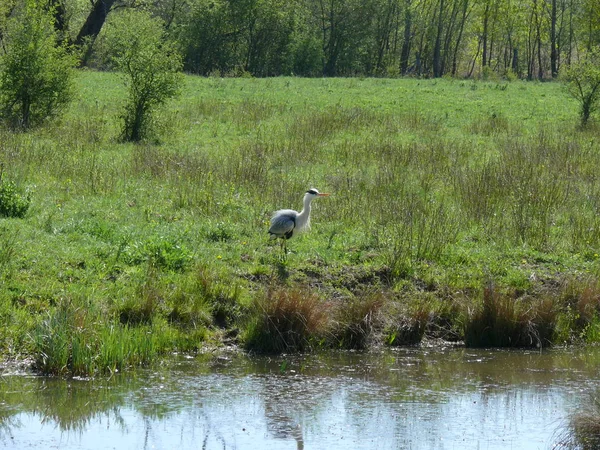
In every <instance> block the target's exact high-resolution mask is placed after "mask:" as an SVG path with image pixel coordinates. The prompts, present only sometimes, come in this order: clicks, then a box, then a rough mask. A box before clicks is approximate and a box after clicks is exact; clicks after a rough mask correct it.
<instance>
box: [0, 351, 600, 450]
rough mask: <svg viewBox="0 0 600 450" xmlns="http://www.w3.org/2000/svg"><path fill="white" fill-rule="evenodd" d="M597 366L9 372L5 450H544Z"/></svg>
mask: <svg viewBox="0 0 600 450" xmlns="http://www.w3.org/2000/svg"><path fill="white" fill-rule="evenodd" d="M599 362H600V351H599V350H598V349H578V350H560V349H558V350H552V351H544V352H543V353H538V352H525V351H500V350H470V349H446V350H424V349H398V350H385V351H381V352H370V353H353V352H340V353H327V354H318V355H304V356H282V357H277V358H266V357H260V358H258V357H248V356H245V355H230V356H226V357H224V356H223V355H219V356H216V355H213V356H201V357H198V358H195V359H188V358H174V359H173V360H172V361H170V362H169V363H168V364H165V365H162V366H160V367H154V368H148V369H143V370H138V371H135V372H132V373H128V374H122V375H119V376H115V377H113V378H111V379H110V380H106V379H96V380H64V379H56V378H43V377H32V376H23V375H7V374H4V375H3V376H2V377H0V448H8V449H27V448H60V449H177V450H185V449H198V448H202V449H268V450H276V449H327V450H336V449H349V448H352V449H365V450H366V449H503V450H504V449H511V448H512V449H524V450H528V449H549V448H552V443H553V439H555V438H556V434H557V430H559V429H560V427H561V426H563V425H564V424H565V423H566V420H567V419H568V416H569V414H570V413H571V412H573V411H575V410H576V409H577V408H578V407H579V405H580V403H581V402H582V401H584V400H585V398H586V396H587V395H588V394H589V393H590V392H593V390H594V389H596V388H597V386H598V381H599V378H600V375H599V370H598V367H599V364H598V363H599Z"/></svg>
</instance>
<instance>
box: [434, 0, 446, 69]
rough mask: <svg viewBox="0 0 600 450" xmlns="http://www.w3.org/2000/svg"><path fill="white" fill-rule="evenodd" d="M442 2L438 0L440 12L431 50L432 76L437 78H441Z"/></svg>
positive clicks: (442, 0)
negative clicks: (433, 45)
mask: <svg viewBox="0 0 600 450" xmlns="http://www.w3.org/2000/svg"><path fill="white" fill-rule="evenodd" d="M443 18H444V0H440V12H439V16H438V25H437V33H436V37H435V47H434V48H433V76H434V77H435V78H439V77H441V76H442V55H441V53H442V51H441V49H442V31H443V30H444V20H443Z"/></svg>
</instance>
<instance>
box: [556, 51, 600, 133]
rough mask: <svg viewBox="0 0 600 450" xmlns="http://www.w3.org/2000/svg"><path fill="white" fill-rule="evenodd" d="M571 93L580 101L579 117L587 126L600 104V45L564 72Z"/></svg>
mask: <svg viewBox="0 0 600 450" xmlns="http://www.w3.org/2000/svg"><path fill="white" fill-rule="evenodd" d="M564 79H565V81H566V82H567V88H568V91H569V93H570V94H571V95H572V96H573V97H574V98H575V99H576V100H577V101H578V102H579V105H580V110H579V118H580V121H581V126H582V127H585V126H586V125H587V123H588V121H589V119H590V116H591V115H592V114H593V113H594V112H595V111H596V110H597V109H598V107H599V106H600V47H598V48H596V49H594V50H593V51H591V52H588V53H587V54H586V55H585V56H584V58H583V59H582V60H581V61H579V62H578V63H574V64H571V65H570V66H569V67H568V69H567V70H566V71H565V73H564Z"/></svg>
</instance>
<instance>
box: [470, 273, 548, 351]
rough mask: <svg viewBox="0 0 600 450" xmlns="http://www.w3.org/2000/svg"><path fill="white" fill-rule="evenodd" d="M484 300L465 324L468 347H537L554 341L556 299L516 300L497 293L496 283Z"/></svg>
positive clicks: (486, 290)
mask: <svg viewBox="0 0 600 450" xmlns="http://www.w3.org/2000/svg"><path fill="white" fill-rule="evenodd" d="M482 296H483V301H482V304H481V305H480V306H479V307H476V308H474V309H473V310H471V311H470V312H469V315H468V317H467V320H466V322H465V324H464V327H465V329H464V340H465V345H467V346H468V347H534V348H543V347H546V346H548V345H551V344H552V342H553V337H554V331H555V324H556V319H557V309H556V305H555V302H554V301H553V300H552V299H527V298H520V299H515V298H513V297H511V296H509V295H506V294H502V293H500V292H498V291H497V289H496V288H495V286H494V284H493V283H492V282H488V283H487V284H486V286H485V287H484V289H483V294H482Z"/></svg>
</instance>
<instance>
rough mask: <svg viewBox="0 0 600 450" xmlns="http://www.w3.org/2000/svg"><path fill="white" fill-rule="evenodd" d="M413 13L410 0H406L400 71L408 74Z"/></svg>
mask: <svg viewBox="0 0 600 450" xmlns="http://www.w3.org/2000/svg"><path fill="white" fill-rule="evenodd" d="M411 28H412V14H411V11H410V0H406V4H405V9H404V41H403V42H402V53H401V55H400V73H401V74H402V75H406V72H407V71H408V58H409V56H410V47H411V45H410V44H411V33H412V29H411Z"/></svg>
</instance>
